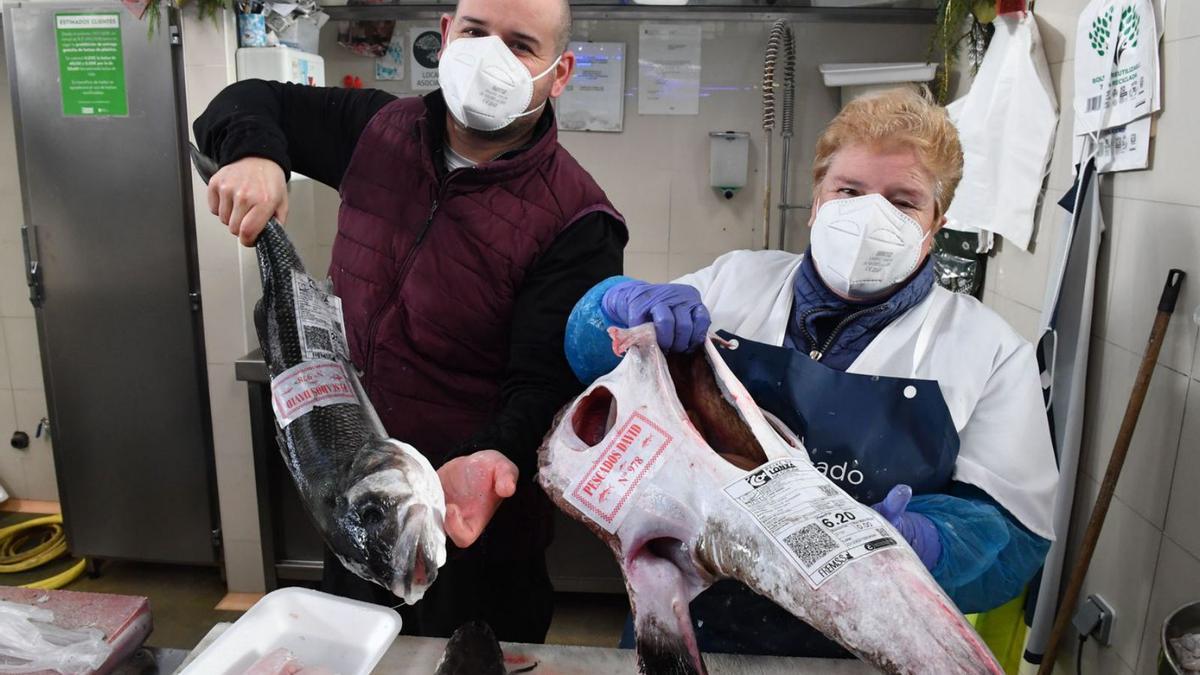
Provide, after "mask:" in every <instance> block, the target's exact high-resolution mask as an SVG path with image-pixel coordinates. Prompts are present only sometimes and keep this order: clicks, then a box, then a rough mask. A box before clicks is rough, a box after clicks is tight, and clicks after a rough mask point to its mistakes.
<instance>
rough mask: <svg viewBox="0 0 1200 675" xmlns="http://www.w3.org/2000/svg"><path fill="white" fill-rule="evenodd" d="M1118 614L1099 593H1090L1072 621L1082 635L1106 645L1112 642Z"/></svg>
mask: <svg viewBox="0 0 1200 675" xmlns="http://www.w3.org/2000/svg"><path fill="white" fill-rule="evenodd" d="M1116 618H1117V614H1116V612H1115V611H1113V608H1112V607H1111V606H1110V605H1109V604H1108V602H1106V601H1105V600H1104V598H1102V597H1100V596H1099V595H1089V596H1088V598H1087V600H1084V601H1083V604H1082V605H1080V606H1079V609H1078V610H1076V611H1075V617H1074V618H1073V619H1072V620H1071V623H1072V624H1073V625H1074V626H1075V632H1076V633H1078V634H1079V636H1080V637H1083V636H1090V637H1093V638H1095V639H1096V642H1099V643H1100V644H1102V645H1104V646H1106V647H1107V646H1109V645H1111V644H1112V627H1113V622H1114V621H1115V620H1116Z"/></svg>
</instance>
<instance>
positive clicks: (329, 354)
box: [304, 325, 336, 358]
mask: <svg viewBox="0 0 1200 675" xmlns="http://www.w3.org/2000/svg"><path fill="white" fill-rule="evenodd" d="M304 343H305V345H306V346H307V347H308V351H309V352H310V353H313V354H315V355H317V356H318V357H324V358H333V357H334V356H336V355H335V354H334V351H333V341H332V340H330V339H329V331H328V330H326V329H325V328H322V327H320V326H311V325H306V326H304Z"/></svg>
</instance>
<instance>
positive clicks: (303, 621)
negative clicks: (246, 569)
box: [181, 588, 400, 675]
mask: <svg viewBox="0 0 1200 675" xmlns="http://www.w3.org/2000/svg"><path fill="white" fill-rule="evenodd" d="M399 633H400V615H399V614H397V613H396V612H395V610H392V609H388V608H387V607H380V606H378V605H372V604H370V603H366V602H359V601H357V600H347V599H346V598H339V597H337V596H335V595H329V594H328V593H320V592H317V591H310V590H308V589H306V588H281V589H279V590H277V591H273V592H271V593H268V594H267V595H266V596H264V597H263V598H262V599H261V600H259V601H258V602H257V603H255V604H254V606H253V607H251V608H250V610H249V611H248V612H246V613H245V614H244V615H242V618H240V619H238V620H237V622H236V623H234V624H233V625H232V626H230V628H229V630H227V631H225V633H224V634H222V635H221V637H219V638H217V639H216V640H215V641H214V642H213V643H212V645H211V646H209V648H208V649H205V650H204V651H203V652H202V653H201V654H200V655H199V656H197V657H196V660H195V661H193V662H192V663H191V665H189V666H188V667H187V668H186V669H185V670H184V671H183V673H181V675H242V673H244V672H245V671H246V669H247V668H249V667H250V666H252V665H254V662H255V661H258V660H259V659H261V658H262V657H263V656H266V655H267V654H269V653H270V652H272V651H274V650H276V649H279V648H280V647H283V648H285V649H289V650H291V651H292V653H293V654H295V655H296V657H297V658H299V659H300V662H301V663H303V664H304V665H306V666H324V667H325V668H328V669H330V670H332V671H334V672H335V673H338V674H339V675H369V674H370V672H371V669H372V668H374V667H375V666H376V665H377V664H378V663H379V660H380V659H382V658H383V655H384V652H386V651H387V649H388V647H390V646H391V644H392V641H393V640H395V639H396V636H397V635H398V634H399Z"/></svg>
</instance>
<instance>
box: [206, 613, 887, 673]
mask: <svg viewBox="0 0 1200 675" xmlns="http://www.w3.org/2000/svg"><path fill="white" fill-rule="evenodd" d="M230 625H231V624H227V623H219V624H217V625H216V626H214V627H213V629H212V631H210V632H209V634H208V635H207V636H205V638H204V639H203V640H201V641H200V644H198V645H196V649H195V650H194V651H193V655H192V656H193V657H194V656H195V655H197V654H199V653H200V652H202V651H204V649H205V648H206V647H207V646H208V645H210V644H212V641H213V640H215V639H217V636H219V635H220V634H221V633H223V632H225V629H227V628H228V627H229V626H230ZM501 646H502V647H503V649H504V657H505V658H504V660H505V663H506V664H507V665H508V668H509V669H510V670H515V669H518V668H523V667H526V666H530V665H532V664H533V663H534V662H536V663H537V668H534V669H533V670H532V671H530V675H632V674H633V673H636V672H637V662H636V660H635V658H634V655H633V652H632V651H631V650H628V649H604V648H601V647H575V646H569V645H527V644H515V643H507V642H506V643H502V645H501ZM445 650H446V641H445V640H444V639H441V638H418V637H408V636H404V635H402V636H400V637H398V638H396V641H395V642H393V643H392V646H391V648H390V649H388V651H387V654H385V655H384V657H383V660H382V661H380V662H379V665H378V666H376V667H375V670H374V672H375V673H376V674H377V675H430V673H432V672H433V671H434V669H435V668H436V667H437V663H438V660H440V659H441V658H442V653H443V652H445ZM191 658H192V657H189V661H190V660H191ZM704 662H705V663H706V664H707V665H708V672H709V673H710V674H711V675H793V674H794V673H804V674H805V675H869V674H871V673H876V672H878V671H876V670H875V669H874V668H872V667H871V666H868V665H867V664H865V663H863V662H861V661H846V660H836V659H792V658H779V657H772V656H739V655H735V654H707V655H705V657H704ZM186 664H187V662H184V665H186ZM309 665H319V664H309Z"/></svg>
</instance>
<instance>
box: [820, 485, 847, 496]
mask: <svg viewBox="0 0 1200 675" xmlns="http://www.w3.org/2000/svg"><path fill="white" fill-rule="evenodd" d="M817 487H818V488H819V489H820V490H821V494H822V495H824V496H826V497H836V496H837V494H838V493H839V492H841V490H839V489H837V488H836V487H834V486H832V485H818V486H817Z"/></svg>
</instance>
